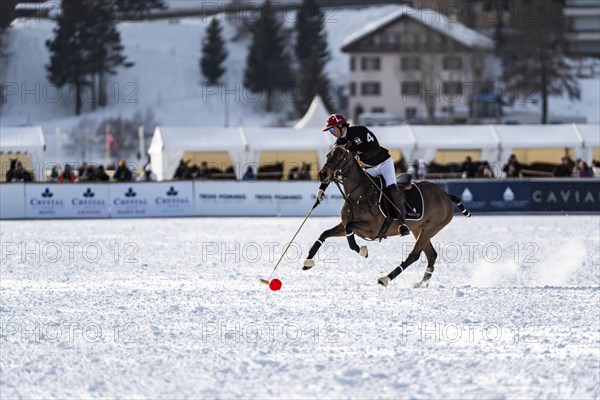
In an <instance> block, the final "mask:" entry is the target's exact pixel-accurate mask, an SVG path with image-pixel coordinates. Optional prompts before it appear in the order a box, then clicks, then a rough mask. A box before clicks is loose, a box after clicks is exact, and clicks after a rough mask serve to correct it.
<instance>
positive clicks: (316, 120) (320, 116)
mask: <svg viewBox="0 0 600 400" xmlns="http://www.w3.org/2000/svg"><path fill="white" fill-rule="evenodd" d="M330 114H331V113H330V112H329V111H327V108H326V107H325V103H324V102H323V99H321V96H319V95H316V96H315V98H314V99H313V101H312V102H311V103H310V107H309V108H308V111H306V114H304V116H303V117H302V119H301V120H300V121H298V122H297V123H296V125H294V128H296V129H302V128H319V127H323V126H325V121H326V120H327V117H328V116H329V115H330Z"/></svg>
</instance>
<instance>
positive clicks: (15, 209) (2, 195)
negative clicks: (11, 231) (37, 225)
mask: <svg viewBox="0 0 600 400" xmlns="http://www.w3.org/2000/svg"><path fill="white" fill-rule="evenodd" d="M21 218H25V184H24V183H2V184H0V219H21Z"/></svg>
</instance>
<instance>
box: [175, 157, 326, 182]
mask: <svg viewBox="0 0 600 400" xmlns="http://www.w3.org/2000/svg"><path fill="white" fill-rule="evenodd" d="M287 167H288V166H284V164H283V163H274V164H265V165H260V166H257V165H249V166H246V167H245V170H244V172H243V174H242V180H243V181H256V180H282V179H284V176H285V177H286V178H287V180H290V181H308V180H313V177H312V176H311V164H310V163H307V162H304V161H303V162H302V163H300V165H297V164H294V165H289V168H287ZM235 179H236V174H235V171H234V167H233V166H228V167H226V168H225V169H220V168H218V167H217V166H216V165H209V164H208V163H207V162H206V161H203V162H201V163H200V165H199V166H198V165H197V164H191V162H190V161H189V160H184V159H181V160H180V161H179V165H178V166H177V169H176V170H175V173H174V174H173V180H235ZM315 179H316V176H315Z"/></svg>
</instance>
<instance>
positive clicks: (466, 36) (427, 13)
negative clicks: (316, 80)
mask: <svg viewBox="0 0 600 400" xmlns="http://www.w3.org/2000/svg"><path fill="white" fill-rule="evenodd" d="M402 17H406V18H410V19H412V20H414V21H417V22H419V23H421V24H423V25H425V26H427V27H429V28H431V29H434V30H435V31H437V32H439V33H441V34H442V35H446V36H448V37H450V38H452V39H454V40H455V41H457V42H459V43H461V44H462V45H464V46H467V47H469V48H483V49H492V48H493V47H494V41H493V40H492V39H490V38H489V37H487V36H485V35H482V34H481V33H479V32H477V31H475V30H473V29H471V28H468V27H466V26H465V25H463V24H461V23H460V22H454V21H452V20H451V19H450V18H449V17H447V16H445V15H443V14H440V13H438V12H436V11H434V10H428V9H422V10H417V9H415V8H412V7H408V6H400V8H399V9H398V10H397V11H396V12H393V13H391V14H389V15H386V16H385V17H383V18H380V19H378V20H376V21H373V22H371V23H368V24H367V25H365V27H364V28H363V29H361V30H359V31H357V32H355V33H353V34H352V35H350V36H348V37H347V38H346V40H344V43H343V45H342V51H345V50H346V49H347V48H348V47H350V46H351V45H354V44H356V43H357V42H358V41H360V40H362V39H364V38H366V37H367V36H369V35H371V34H373V33H375V32H377V31H378V30H380V29H382V28H385V27H386V26H388V25H391V24H393V23H394V22H396V21H397V20H399V19H400V18H402Z"/></svg>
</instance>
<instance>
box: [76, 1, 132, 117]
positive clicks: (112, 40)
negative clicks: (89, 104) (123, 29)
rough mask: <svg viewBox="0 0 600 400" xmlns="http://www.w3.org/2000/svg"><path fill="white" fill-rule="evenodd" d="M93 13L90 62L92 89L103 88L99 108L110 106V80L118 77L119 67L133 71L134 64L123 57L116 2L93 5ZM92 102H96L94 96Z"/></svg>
mask: <svg viewBox="0 0 600 400" xmlns="http://www.w3.org/2000/svg"><path fill="white" fill-rule="evenodd" d="M90 7H93V8H94V9H93V10H92V11H93V12H89V13H88V15H90V18H89V19H88V20H87V25H86V26H87V29H88V30H89V36H90V38H91V39H90V48H89V50H88V51H89V53H88V55H89V59H90V63H91V68H92V73H93V79H94V82H93V84H92V89H93V90H95V88H96V87H98V88H99V94H98V105H100V106H105V105H106V104H107V95H106V77H107V75H116V73H117V70H116V69H117V67H119V66H123V67H125V68H130V67H132V66H133V65H134V64H133V63H132V62H129V61H127V57H126V56H125V55H124V54H123V50H124V47H123V45H122V44H121V35H120V33H119V31H118V30H117V27H116V21H115V11H116V9H115V6H114V4H113V0H100V1H96V2H94V3H92V4H90ZM92 98H93V99H94V101H95V99H96V95H95V94H94V95H93V96H92Z"/></svg>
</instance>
